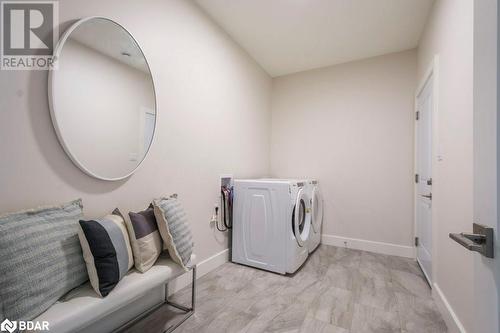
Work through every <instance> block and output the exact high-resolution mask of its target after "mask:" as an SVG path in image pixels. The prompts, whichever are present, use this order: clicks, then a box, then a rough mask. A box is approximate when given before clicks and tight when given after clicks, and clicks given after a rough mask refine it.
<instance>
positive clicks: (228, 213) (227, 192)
mask: <svg viewBox="0 0 500 333" xmlns="http://www.w3.org/2000/svg"><path fill="white" fill-rule="evenodd" d="M221 196H222V213H223V222H224V227H225V230H224V231H226V230H229V229H231V228H232V227H233V204H232V202H233V200H232V190H231V189H228V188H227V187H225V186H223V187H221Z"/></svg>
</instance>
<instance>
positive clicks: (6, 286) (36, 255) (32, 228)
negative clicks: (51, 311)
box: [0, 199, 88, 321]
mask: <svg viewBox="0 0 500 333" xmlns="http://www.w3.org/2000/svg"><path fill="white" fill-rule="evenodd" d="M82 216H83V212H82V201H81V200H80V199H79V200H75V201H73V202H70V203H67V204H64V205H61V206H54V207H43V208H38V209H32V210H26V211H22V212H17V213H11V214H6V215H3V216H0V272H1V273H0V309H3V312H2V313H0V321H3V320H4V319H5V318H8V319H9V320H30V319H33V318H35V317H37V316H38V315H40V314H41V313H42V312H44V311H45V310H47V309H48V308H49V307H50V306H51V305H52V304H54V303H55V302H56V301H57V300H58V299H59V298H61V296H63V295H64V294H66V293H67V292H68V291H70V290H71V289H73V288H75V287H78V286H79V285H81V284H82V283H84V282H85V281H87V279H88V277H87V270H86V268H85V262H84V261H83V256H82V249H81V247H80V242H79V240H78V220H79V219H81V218H82Z"/></svg>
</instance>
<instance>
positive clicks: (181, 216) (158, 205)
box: [153, 196, 194, 270]
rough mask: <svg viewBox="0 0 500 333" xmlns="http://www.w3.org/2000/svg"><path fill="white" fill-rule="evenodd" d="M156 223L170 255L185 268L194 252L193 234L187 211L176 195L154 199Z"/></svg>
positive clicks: (187, 266)
mask: <svg viewBox="0 0 500 333" xmlns="http://www.w3.org/2000/svg"><path fill="white" fill-rule="evenodd" d="M153 206H154V212H155V217H156V223H158V230H160V235H161V238H162V239H163V243H164V244H165V248H166V249H167V250H168V253H169V254H170V257H171V258H172V259H173V260H174V261H175V262H176V263H178V264H179V265H181V266H182V268H184V269H185V270H187V269H188V268H189V265H190V260H191V254H192V253H193V246H194V243H193V236H192V235H191V230H190V229H189V223H188V220H187V217H186V213H185V212H184V209H183V208H182V206H181V203H180V202H179V200H178V199H177V197H176V196H172V197H170V198H160V199H156V200H154V201H153Z"/></svg>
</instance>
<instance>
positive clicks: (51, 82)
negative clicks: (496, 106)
mask: <svg viewBox="0 0 500 333" xmlns="http://www.w3.org/2000/svg"><path fill="white" fill-rule="evenodd" d="M94 19H101V20H107V21H110V22H111V23H113V24H116V25H117V26H118V27H120V28H122V29H123V30H124V31H126V32H127V33H128V34H129V36H130V37H131V38H132V39H133V40H134V42H135V43H136V45H137V47H138V48H139V50H140V51H141V54H142V55H143V57H144V60H145V62H146V66H147V67H148V70H149V74H150V76H151V84H152V86H153V97H154V107H155V114H156V116H155V125H154V129H153V136H152V139H151V142H150V144H149V147H148V150H147V151H146V153H145V154H144V156H143V157H142V159H141V161H140V162H139V164H137V166H136V167H135V168H134V169H133V170H132V171H131V172H129V173H127V174H126V175H124V176H120V177H115V178H109V177H103V176H100V175H98V174H96V173H94V172H92V171H90V170H89V169H88V168H87V167H86V166H85V165H84V164H83V163H81V162H80V161H79V160H78V157H77V156H76V155H75V154H74V153H73V152H72V151H71V149H70V148H69V146H68V145H67V143H66V141H65V140H64V136H63V135H62V131H61V128H59V125H58V122H57V114H56V111H55V110H56V109H57V105H56V101H55V99H54V96H53V94H52V92H53V91H54V89H55V88H54V79H53V78H54V76H55V75H56V73H57V70H58V69H57V67H58V63H57V62H58V60H59V56H60V54H61V51H62V49H63V47H64V44H65V43H66V40H67V39H68V38H69V36H70V35H71V33H72V32H73V31H74V30H76V29H77V28H78V27H79V26H80V25H82V24H83V23H85V22H87V21H90V20H94ZM52 63H53V67H51V68H50V70H49V76H48V89H47V90H48V97H49V110H50V118H51V119H52V125H53V127H54V130H55V132H56V135H57V138H58V140H59V143H60V144H61V146H62V147H63V149H64V151H65V152H66V154H67V155H68V157H69V158H70V159H71V161H72V162H73V164H75V165H76V166H77V167H78V168H79V169H80V170H82V171H83V172H85V173H86V174H87V175H89V176H91V177H94V178H97V179H100V180H106V181H117V180H122V179H125V178H128V177H130V176H132V175H133V174H134V173H135V172H136V171H137V170H138V169H139V167H140V166H141V165H142V163H144V161H145V160H146V158H147V156H148V155H149V152H150V151H151V147H152V146H153V143H154V142H155V137H156V134H157V133H156V132H157V126H158V101H157V96H156V87H155V83H154V79H153V72H152V71H151V66H150V65H149V62H148V59H147V57H146V55H145V54H144V51H143V49H142V47H141V46H140V44H139V42H138V41H137V39H136V38H135V37H134V36H133V35H132V34H131V33H130V31H129V30H127V29H126V28H125V27H124V26H123V25H121V24H120V23H118V22H116V21H114V20H112V19H110V18H107V17H103V16H89V17H85V18H82V19H80V20H78V21H77V22H75V23H73V24H72V25H71V26H70V27H69V28H68V29H67V30H66V31H65V32H64V33H63V35H62V36H61V37H60V39H59V41H58V42H57V45H56V47H55V48H54V54H53V56H52Z"/></svg>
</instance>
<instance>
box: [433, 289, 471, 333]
mask: <svg viewBox="0 0 500 333" xmlns="http://www.w3.org/2000/svg"><path fill="white" fill-rule="evenodd" d="M432 297H433V298H434V300H435V301H436V305H437V307H438V309H439V311H440V312H441V315H442V316H443V319H444V321H445V322H446V326H448V332H450V333H467V331H466V330H465V328H464V326H463V325H462V323H461V322H460V320H459V319H458V317H457V315H456V313H455V311H453V308H452V307H451V305H450V303H448V300H447V299H446V297H445V296H444V294H443V292H442V291H441V288H439V286H438V285H437V284H436V283H434V285H433V288H432Z"/></svg>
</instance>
